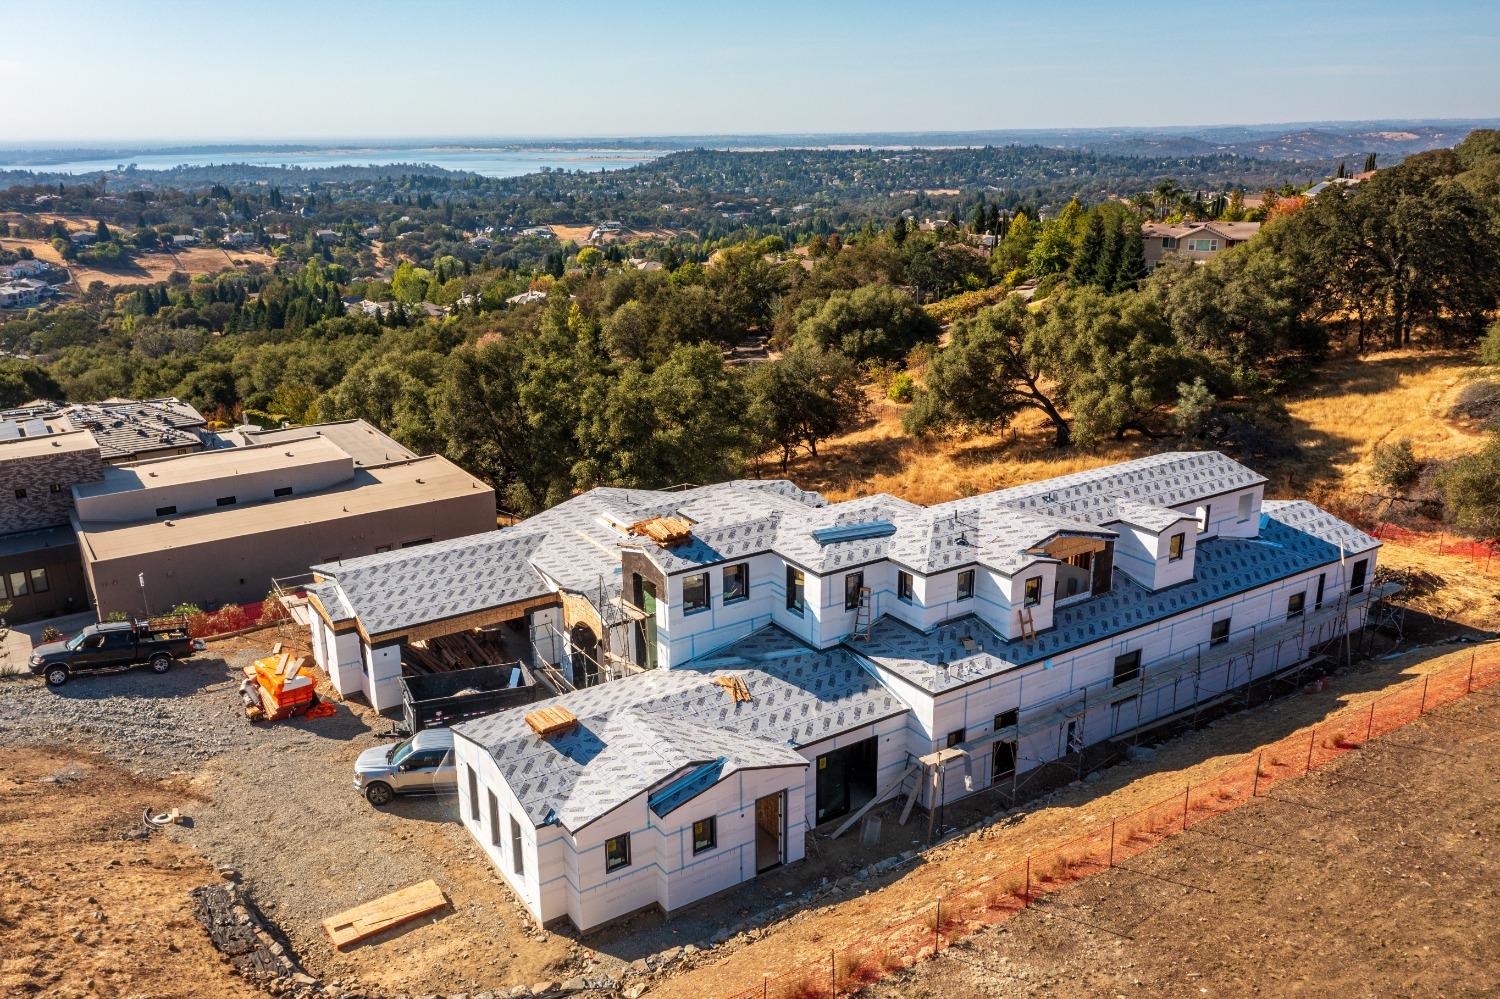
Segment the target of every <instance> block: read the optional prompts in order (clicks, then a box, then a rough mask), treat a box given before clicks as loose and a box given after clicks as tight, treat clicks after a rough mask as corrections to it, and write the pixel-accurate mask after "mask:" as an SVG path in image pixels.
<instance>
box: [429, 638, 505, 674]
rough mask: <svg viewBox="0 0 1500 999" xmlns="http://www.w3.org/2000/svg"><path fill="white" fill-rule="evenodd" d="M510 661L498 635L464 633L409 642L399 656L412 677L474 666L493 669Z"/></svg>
mask: <svg viewBox="0 0 1500 999" xmlns="http://www.w3.org/2000/svg"><path fill="white" fill-rule="evenodd" d="M512 658H513V657H512V656H511V655H510V654H509V653H508V652H507V651H506V648H505V643H504V642H503V641H502V640H501V639H500V637H499V636H498V635H495V634H492V633H488V632H483V631H463V632H459V633H457V634H454V635H443V636H441V637H439V638H429V639H427V640H426V641H423V642H410V643H408V644H407V646H406V648H405V649H404V650H403V652H402V656H401V661H402V662H403V663H404V664H405V665H406V666H407V667H408V668H409V669H410V670H411V671H412V672H413V673H446V672H448V671H449V670H454V669H469V668H471V667H474V666H493V665H495V664H496V663H503V662H508V661H510V660H511V659H512Z"/></svg>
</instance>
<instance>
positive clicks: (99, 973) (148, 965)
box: [0, 747, 260, 999]
mask: <svg viewBox="0 0 1500 999" xmlns="http://www.w3.org/2000/svg"><path fill="white" fill-rule="evenodd" d="M168 801H171V802H176V803H180V804H181V805H183V806H186V807H187V808H188V809H190V810H191V809H193V808H194V807H195V805H196V802H193V800H192V796H191V794H190V792H189V791H188V789H187V787H186V786H185V783H184V782H183V781H182V780H180V779H177V780H167V781H161V780H153V779H151V778H143V777H137V776H135V775H134V774H133V773H131V772H130V771H129V770H127V769H126V768H124V767H122V766H120V765H118V764H116V763H113V762H111V761H109V760H106V759H104V758H103V757H101V756H99V755H97V754H94V753H89V752H85V751H79V750H74V749H57V748H40V747H22V748H11V749H7V750H6V752H5V762H4V765H3V766H0V844H3V845H0V849H3V850H4V852H5V863H4V865H3V868H4V869H3V872H0V899H3V903H0V996H5V997H20V996H49V997H55V999H85V997H88V999H95V997H97V999H117V997H118V999H126V997H144V996H153V997H160V999H169V997H179V996H180V997H183V999H199V997H202V999H248V997H252V996H257V995H260V993H259V992H257V991H256V990H255V989H253V988H252V987H250V986H249V985H248V984H246V983H245V982H244V981H243V980H241V979H240V978H239V977H238V976H237V975H236V974H235V973H234V971H233V969H231V968H230V967H229V965H228V964H227V963H226V962H225V961H223V960H222V959H221V958H220V956H219V954H218V953H217V952H216V951H215V950H214V948H213V945H212V944H211V943H210V942H209V940H208V936H207V935H206V934H205V933H204V932H203V930H202V928H201V927H200V926H199V925H198V924H197V923H196V922H195V921H194V920H193V917H192V915H191V913H190V912H189V909H188V905H187V899H188V891H189V890H190V889H192V888H195V887H197V886H198V885H202V884H211V883H213V882H216V881H217V880H218V875H217V874H216V873H215V871H214V868H213V865H211V864H209V863H208V862H207V861H206V860H204V859H203V858H202V857H201V856H199V855H198V854H197V853H195V852H194V851H193V850H192V848H190V847H189V846H187V845H185V844H181V843H175V842H173V841H171V840H170V839H167V838H165V837H163V836H162V835H160V834H152V835H151V837H150V838H148V839H130V838H123V837H122V833H125V832H128V831H133V830H139V829H141V828H142V826H141V811H142V809H143V808H144V807H145V806H147V805H150V806H152V807H154V808H158V809H159V808H161V807H162V806H163V804H164V803H165V802H168Z"/></svg>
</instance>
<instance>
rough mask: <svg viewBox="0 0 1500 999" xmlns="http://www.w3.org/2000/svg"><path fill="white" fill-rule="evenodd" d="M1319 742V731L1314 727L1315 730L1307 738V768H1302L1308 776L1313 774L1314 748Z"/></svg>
mask: <svg viewBox="0 0 1500 999" xmlns="http://www.w3.org/2000/svg"><path fill="white" fill-rule="evenodd" d="M1317 741H1318V730H1317V728H1316V727H1314V728H1313V730H1312V732H1310V733H1309V734H1308V736H1307V766H1305V767H1303V768H1302V772H1303V773H1306V774H1310V773H1312V754H1313V746H1314V745H1315V744H1316V743H1317Z"/></svg>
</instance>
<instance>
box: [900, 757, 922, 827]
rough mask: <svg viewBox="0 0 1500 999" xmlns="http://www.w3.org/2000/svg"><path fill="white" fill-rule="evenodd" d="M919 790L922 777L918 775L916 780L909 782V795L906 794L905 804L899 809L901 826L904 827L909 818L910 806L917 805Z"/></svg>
mask: <svg viewBox="0 0 1500 999" xmlns="http://www.w3.org/2000/svg"><path fill="white" fill-rule="evenodd" d="M923 769H924V770H925V769H926V768H925V767H924V768H923ZM921 790H922V777H921V775H920V774H918V775H917V779H916V780H914V781H912V782H911V794H908V795H907V796H906V804H905V806H903V807H902V809H901V825H903V826H904V825H906V820H907V819H909V818H911V809H912V806H913V805H915V804H916V803H917V794H918V793H919V792H920V791H921Z"/></svg>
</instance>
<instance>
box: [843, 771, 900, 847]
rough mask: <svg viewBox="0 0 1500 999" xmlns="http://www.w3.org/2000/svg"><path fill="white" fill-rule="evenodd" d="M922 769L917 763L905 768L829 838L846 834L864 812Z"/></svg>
mask: <svg viewBox="0 0 1500 999" xmlns="http://www.w3.org/2000/svg"><path fill="white" fill-rule="evenodd" d="M920 769H921V768H920V767H918V766H917V765H916V764H912V765H911V766H909V767H907V768H906V769H905V770H903V771H901V775H900V776H899V777H897V778H896V779H895V780H893V781H891V782H890V783H889V784H887V785H886V786H885V787H883V788H881V789H880V790H879V791H877V792H875V797H873V798H871V799H870V800H869V801H867V802H865V803H864V804H863V805H861V806H860V809H859V811H857V812H855V813H854V814H853V815H851V816H849V817H848V818H847V819H845V820H844V821H843V824H841V825H840V826H839V827H838V828H837V829H835V830H834V831H833V835H831V836H829V837H828V838H829V839H838V838H839V837H840V836H842V835H844V833H846V832H848V831H849V827H850V826H852V825H854V823H856V822H858V821H859V820H860V819H861V818H863V817H864V814H865V813H866V812H868V811H869V810H870V809H872V808H874V807H875V806H876V805H878V804H880V802H882V801H884V800H885V797H886V795H888V794H890V793H891V792H892V791H894V790H896V789H897V788H899V787H900V786H901V785H902V784H904V783H905V782H906V778H908V777H910V776H911V775H912V774H914V773H916V772H918V771H919V770H920ZM917 783H918V784H920V783H921V781H918V782H917ZM902 821H903V822H905V819H903V820H902Z"/></svg>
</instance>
